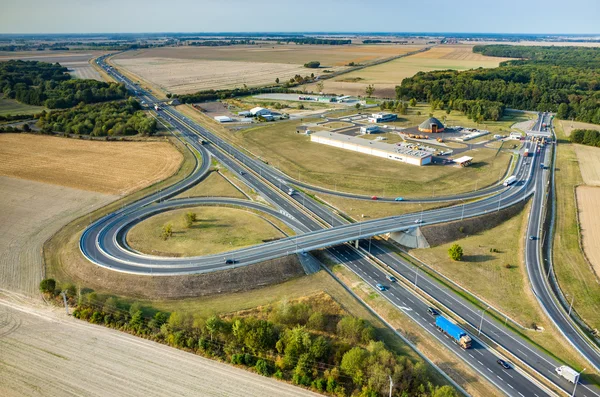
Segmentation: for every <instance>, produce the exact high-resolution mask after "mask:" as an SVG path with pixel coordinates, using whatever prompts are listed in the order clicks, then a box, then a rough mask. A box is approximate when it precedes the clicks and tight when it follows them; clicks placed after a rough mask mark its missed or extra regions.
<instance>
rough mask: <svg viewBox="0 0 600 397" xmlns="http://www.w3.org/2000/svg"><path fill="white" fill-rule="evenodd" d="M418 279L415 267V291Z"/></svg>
mask: <svg viewBox="0 0 600 397" xmlns="http://www.w3.org/2000/svg"><path fill="white" fill-rule="evenodd" d="M418 279H419V268H418V267H417V271H416V272H415V289H417V281H418Z"/></svg>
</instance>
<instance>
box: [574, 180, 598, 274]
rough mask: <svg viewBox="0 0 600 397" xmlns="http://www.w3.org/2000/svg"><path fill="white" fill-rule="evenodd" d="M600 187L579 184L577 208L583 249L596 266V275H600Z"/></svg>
mask: <svg viewBox="0 0 600 397" xmlns="http://www.w3.org/2000/svg"><path fill="white" fill-rule="evenodd" d="M599 204H600V188H598V187H590V186H579V187H578V188H577V208H578V210H579V223H580V227H581V240H582V242H583V250H584V251H585V254H586V255H587V258H588V260H589V261H590V264H591V265H592V267H593V268H594V272H595V273H596V277H598V276H600V212H598V209H599V208H598V205H599Z"/></svg>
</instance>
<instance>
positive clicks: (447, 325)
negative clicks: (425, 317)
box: [435, 316, 472, 349]
mask: <svg viewBox="0 0 600 397" xmlns="http://www.w3.org/2000/svg"><path fill="white" fill-rule="evenodd" d="M435 326H436V327H437V329H439V330H440V331H442V332H443V333H445V334H446V335H448V336H449V337H451V338H452V339H454V342H455V343H457V344H458V345H459V346H460V347H462V348H463V349H469V348H470V347H471V342H472V341H471V337H470V336H469V335H468V334H467V333H466V332H465V331H463V329H462V328H460V327H459V326H458V325H456V324H454V323H453V322H451V321H450V320H448V319H447V318H445V317H442V316H436V318H435Z"/></svg>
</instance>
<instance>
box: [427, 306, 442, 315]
mask: <svg viewBox="0 0 600 397" xmlns="http://www.w3.org/2000/svg"><path fill="white" fill-rule="evenodd" d="M427 313H429V314H430V315H432V316H434V317H435V316H439V315H440V311H439V310H438V309H436V308H435V307H428V308H427Z"/></svg>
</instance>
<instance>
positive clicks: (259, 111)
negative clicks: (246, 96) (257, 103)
mask: <svg viewBox="0 0 600 397" xmlns="http://www.w3.org/2000/svg"><path fill="white" fill-rule="evenodd" d="M250 114H251V115H252V116H266V115H271V111H270V110H269V109H265V108H261V107H255V108H252V109H250Z"/></svg>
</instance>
